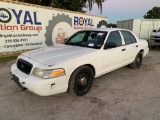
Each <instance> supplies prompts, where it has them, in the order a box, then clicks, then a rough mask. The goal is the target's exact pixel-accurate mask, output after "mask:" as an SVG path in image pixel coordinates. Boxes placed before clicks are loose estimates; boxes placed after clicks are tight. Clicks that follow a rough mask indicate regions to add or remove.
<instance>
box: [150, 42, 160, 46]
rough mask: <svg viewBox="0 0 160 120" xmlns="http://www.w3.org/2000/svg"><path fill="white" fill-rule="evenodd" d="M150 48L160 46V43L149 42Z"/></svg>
mask: <svg viewBox="0 0 160 120" xmlns="http://www.w3.org/2000/svg"><path fill="white" fill-rule="evenodd" d="M149 46H160V42H149Z"/></svg>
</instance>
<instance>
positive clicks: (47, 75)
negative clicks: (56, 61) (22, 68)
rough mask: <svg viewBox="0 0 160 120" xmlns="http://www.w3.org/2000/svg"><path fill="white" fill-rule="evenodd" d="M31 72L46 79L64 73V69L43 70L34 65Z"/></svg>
mask: <svg viewBox="0 0 160 120" xmlns="http://www.w3.org/2000/svg"><path fill="white" fill-rule="evenodd" d="M32 74H33V75H35V76H37V77H40V78H44V79H48V78H54V77H58V76H62V75H65V71H64V69H53V70H45V69H40V68H37V67H36V68H34V70H33V72H32Z"/></svg>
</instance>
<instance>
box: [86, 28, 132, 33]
mask: <svg viewBox="0 0 160 120" xmlns="http://www.w3.org/2000/svg"><path fill="white" fill-rule="evenodd" d="M86 30H91V31H92V30H95V31H107V32H109V31H115V30H127V29H121V28H90V29H86ZM127 31H129V30H127Z"/></svg>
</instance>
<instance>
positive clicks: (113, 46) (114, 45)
mask: <svg viewBox="0 0 160 120" xmlns="http://www.w3.org/2000/svg"><path fill="white" fill-rule="evenodd" d="M115 47H117V44H116V43H114V42H109V43H108V44H106V45H105V46H104V49H108V48H115Z"/></svg>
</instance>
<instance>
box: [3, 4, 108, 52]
mask: <svg viewBox="0 0 160 120" xmlns="http://www.w3.org/2000/svg"><path fill="white" fill-rule="evenodd" d="M106 20H107V18H104V17H97V16H91V15H88V14H80V13H77V12H75V13H74V12H69V11H65V10H64V11H63V10H61V11H60V10H57V9H45V8H38V7H34V6H26V5H21V4H15V3H6V2H0V53H2V52H12V51H19V50H27V49H34V48H39V47H46V46H51V45H53V44H54V43H63V41H64V39H66V38H68V37H69V36H70V35H72V34H73V33H75V32H76V31H78V30H82V29H88V28H100V27H107V22H106Z"/></svg>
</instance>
